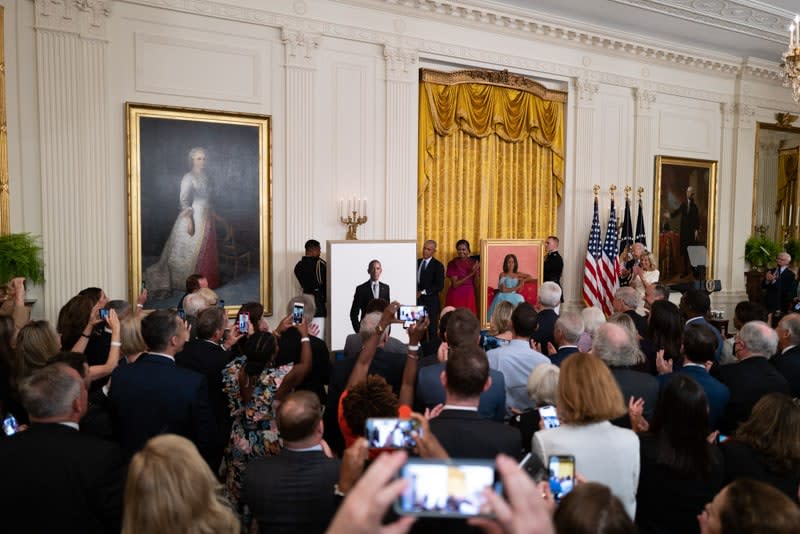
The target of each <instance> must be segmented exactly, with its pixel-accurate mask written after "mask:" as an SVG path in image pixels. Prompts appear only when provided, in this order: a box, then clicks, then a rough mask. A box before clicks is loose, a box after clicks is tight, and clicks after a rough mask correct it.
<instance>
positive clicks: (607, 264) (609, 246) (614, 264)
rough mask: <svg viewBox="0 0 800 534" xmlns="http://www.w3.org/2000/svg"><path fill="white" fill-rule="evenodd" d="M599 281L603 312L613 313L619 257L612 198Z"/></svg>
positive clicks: (617, 284) (617, 285) (615, 211)
mask: <svg viewBox="0 0 800 534" xmlns="http://www.w3.org/2000/svg"><path fill="white" fill-rule="evenodd" d="M600 263H601V265H602V268H601V269H600V281H601V285H602V288H603V301H602V302H603V311H604V312H605V313H606V315H611V314H612V313H614V309H613V306H612V302H613V301H614V295H615V294H616V292H617V289H619V271H620V268H619V256H617V210H616V209H615V208H614V198H613V197H612V198H611V214H610V215H609V217H608V226H606V240H605V242H604V243H603V257H602V259H601V262H600Z"/></svg>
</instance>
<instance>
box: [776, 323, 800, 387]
mask: <svg viewBox="0 0 800 534" xmlns="http://www.w3.org/2000/svg"><path fill="white" fill-rule="evenodd" d="M775 333H777V334H778V350H779V351H780V354H778V355H776V356H775V357H773V358H772V364H773V365H774V366H775V368H776V369H777V370H778V372H779V373H780V374H782V375H783V377H784V378H785V379H786V381H787V382H789V388H790V389H791V393H792V397H800V314H798V313H790V314H789V315H787V316H785V317H784V318H783V319H781V321H780V322H779V323H778V327H777V328H776V329H775Z"/></svg>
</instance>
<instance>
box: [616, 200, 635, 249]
mask: <svg viewBox="0 0 800 534" xmlns="http://www.w3.org/2000/svg"><path fill="white" fill-rule="evenodd" d="M632 246H633V223H632V222H631V201H630V200H629V199H628V198H627V197H625V216H624V217H623V218H622V235H621V236H619V254H620V256H622V254H623V253H626V252H628V251H629V250H630V247H632Z"/></svg>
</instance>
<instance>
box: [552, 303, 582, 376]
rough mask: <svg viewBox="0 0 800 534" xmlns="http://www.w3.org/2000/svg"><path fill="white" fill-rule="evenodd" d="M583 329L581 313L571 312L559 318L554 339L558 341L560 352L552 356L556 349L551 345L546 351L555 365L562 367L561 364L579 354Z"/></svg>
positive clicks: (554, 331)
mask: <svg viewBox="0 0 800 534" xmlns="http://www.w3.org/2000/svg"><path fill="white" fill-rule="evenodd" d="M583 329H584V326H583V317H581V314H580V313H577V312H571V311H570V312H564V313H562V314H561V315H560V316H559V318H558V320H557V321H556V326H555V329H554V330H553V337H554V338H555V340H556V347H558V350H557V351H556V352H555V353H552V354H551V353H550V351H551V349H554V348H555V347H553V346H552V345H550V346H549V347H547V349H546V350H547V354H548V356H550V361H551V362H553V365H557V366H559V367H561V363H562V362H563V361H564V360H566V359H567V357H568V356H570V355H572V354H575V353H576V352H578V339H580V337H581V336H582V335H583Z"/></svg>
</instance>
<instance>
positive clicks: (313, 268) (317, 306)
mask: <svg viewBox="0 0 800 534" xmlns="http://www.w3.org/2000/svg"><path fill="white" fill-rule="evenodd" d="M305 249H306V254H305V256H303V257H302V258H300V261H298V262H297V265H295V266H294V276H295V278H297V281H298V282H299V283H300V287H301V288H303V293H304V294H306V295H311V297H312V298H313V299H314V310H315V311H314V317H320V318H322V319H323V326H324V319H325V317H326V316H327V315H328V307H327V299H328V289H327V285H328V275H327V272H328V263H327V262H326V261H325V260H323V259H322V258H320V254H321V253H322V249H321V246H320V243H319V241H317V240H316V239H309V240H308V241H306V244H305Z"/></svg>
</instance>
